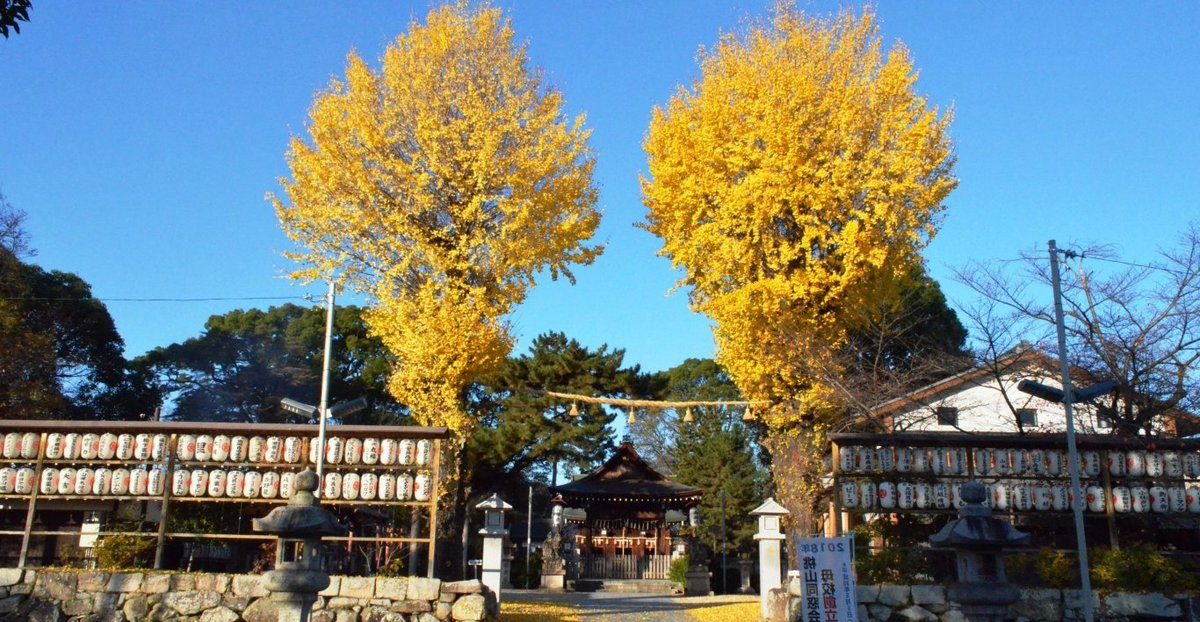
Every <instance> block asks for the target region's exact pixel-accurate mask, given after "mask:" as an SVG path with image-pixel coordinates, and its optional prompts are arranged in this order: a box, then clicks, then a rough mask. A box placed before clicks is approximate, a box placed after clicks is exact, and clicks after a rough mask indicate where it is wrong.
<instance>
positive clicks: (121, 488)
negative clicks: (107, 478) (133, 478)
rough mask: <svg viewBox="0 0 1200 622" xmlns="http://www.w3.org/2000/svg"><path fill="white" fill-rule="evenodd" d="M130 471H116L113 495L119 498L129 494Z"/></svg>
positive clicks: (113, 481) (113, 474) (113, 477)
mask: <svg viewBox="0 0 1200 622" xmlns="http://www.w3.org/2000/svg"><path fill="white" fill-rule="evenodd" d="M129 479H130V476H129V469H115V470H114V471H113V473H112V493H113V494H114V495H117V496H124V495H127V494H129Z"/></svg>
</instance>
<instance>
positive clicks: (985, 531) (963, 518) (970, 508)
mask: <svg viewBox="0 0 1200 622" xmlns="http://www.w3.org/2000/svg"><path fill="white" fill-rule="evenodd" d="M960 495H961V498H962V500H963V504H964V505H963V507H962V508H960V509H959V511H958V516H959V517H958V518H956V519H954V520H951V521H950V522H948V523H946V525H945V526H944V527H942V529H941V530H940V531H938V532H937V533H935V534H933V535H932V536H929V543H930V544H932V545H934V546H937V547H955V548H975V549H987V548H996V549H1002V548H1004V547H1012V546H1023V545H1026V544H1029V539H1030V535H1029V534H1027V533H1025V532H1023V531H1020V530H1018V529H1017V528H1016V527H1013V526H1012V525H1011V524H1009V523H1008V521H1005V520H1003V519H1000V518H996V517H995V516H992V510H991V509H990V508H988V507H987V506H986V505H984V504H983V502H984V500H985V499H987V488H986V487H985V486H984V485H983V484H981V483H979V482H977V481H975V480H971V481H969V482H967V483H966V484H963V486H962V489H961V492H960Z"/></svg>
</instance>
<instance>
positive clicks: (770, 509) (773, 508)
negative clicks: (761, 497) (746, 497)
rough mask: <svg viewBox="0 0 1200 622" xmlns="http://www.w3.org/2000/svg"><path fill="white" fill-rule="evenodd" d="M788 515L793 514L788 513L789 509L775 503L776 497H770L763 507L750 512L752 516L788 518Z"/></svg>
mask: <svg viewBox="0 0 1200 622" xmlns="http://www.w3.org/2000/svg"><path fill="white" fill-rule="evenodd" d="M788 514H791V512H789V511H787V508H785V507H783V506H782V505H779V503H778V502H777V501H775V497H768V498H767V500H766V501H764V502H763V504H762V505H760V506H758V507H756V508H754V509H753V510H751V511H750V515H751V516H787V515H788Z"/></svg>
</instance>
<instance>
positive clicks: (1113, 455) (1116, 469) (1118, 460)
mask: <svg viewBox="0 0 1200 622" xmlns="http://www.w3.org/2000/svg"><path fill="white" fill-rule="evenodd" d="M1108 473H1109V475H1116V476H1117V477H1121V476H1124V475H1125V454H1124V453H1123V452H1120V451H1110V452H1108ZM1113 507H1114V508H1115V507H1116V504H1115V503H1114V504H1113Z"/></svg>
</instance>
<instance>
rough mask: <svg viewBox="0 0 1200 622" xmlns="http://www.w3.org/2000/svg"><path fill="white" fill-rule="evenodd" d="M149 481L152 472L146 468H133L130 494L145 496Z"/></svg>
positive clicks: (130, 473) (130, 478) (130, 475)
mask: <svg viewBox="0 0 1200 622" xmlns="http://www.w3.org/2000/svg"><path fill="white" fill-rule="evenodd" d="M149 482H150V473H148V472H147V471H146V469H133V470H132V471H130V472H129V494H131V495H133V496H135V497H141V496H145V494H146V487H147V485H148V484H149Z"/></svg>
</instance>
